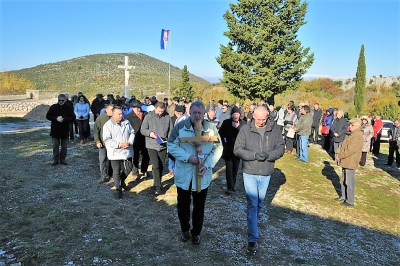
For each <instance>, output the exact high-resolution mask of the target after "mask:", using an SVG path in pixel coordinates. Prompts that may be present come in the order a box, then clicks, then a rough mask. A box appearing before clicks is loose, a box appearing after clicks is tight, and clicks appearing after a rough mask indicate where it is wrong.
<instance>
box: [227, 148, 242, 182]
mask: <svg viewBox="0 0 400 266" xmlns="http://www.w3.org/2000/svg"><path fill="white" fill-rule="evenodd" d="M239 164H240V158H238V157H236V156H235V155H232V157H231V158H230V159H225V165H226V171H225V175H226V188H227V189H228V190H231V189H234V188H235V185H236V176H237V173H238V169H239Z"/></svg>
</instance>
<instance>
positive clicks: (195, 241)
mask: <svg viewBox="0 0 400 266" xmlns="http://www.w3.org/2000/svg"><path fill="white" fill-rule="evenodd" d="M200 241H201V237H200V235H198V236H192V243H193V245H200Z"/></svg>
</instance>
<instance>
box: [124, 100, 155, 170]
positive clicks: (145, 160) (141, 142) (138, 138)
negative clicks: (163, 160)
mask: <svg viewBox="0 0 400 266" xmlns="http://www.w3.org/2000/svg"><path fill="white" fill-rule="evenodd" d="M130 105H131V106H132V112H130V113H129V114H128V115H127V116H126V117H125V119H127V120H128V121H129V123H131V125H132V127H133V130H134V131H135V140H134V141H133V168H132V174H133V175H136V176H138V174H139V173H138V168H139V156H140V154H142V164H141V165H140V171H141V172H142V176H143V177H146V176H147V168H148V167H149V162H150V157H149V152H148V151H147V149H146V140H145V137H144V136H143V135H142V133H141V132H140V128H141V126H142V122H143V119H144V117H145V116H146V115H147V112H143V111H142V109H141V106H142V104H141V103H140V102H139V101H136V100H135V101H132V102H131V103H130Z"/></svg>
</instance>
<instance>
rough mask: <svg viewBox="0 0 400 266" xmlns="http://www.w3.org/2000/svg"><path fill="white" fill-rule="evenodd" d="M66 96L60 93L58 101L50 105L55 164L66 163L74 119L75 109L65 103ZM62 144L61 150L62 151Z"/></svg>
mask: <svg viewBox="0 0 400 266" xmlns="http://www.w3.org/2000/svg"><path fill="white" fill-rule="evenodd" d="M65 102H66V97H65V95H64V94H60V95H58V103H56V104H53V105H52V106H50V109H49V111H48V112H47V114H46V118H47V119H48V120H50V121H51V129H50V136H51V139H52V142H53V162H52V163H51V165H53V166H55V165H57V164H58V163H61V164H64V165H66V164H67V163H66V161H65V159H66V157H67V142H68V135H69V124H70V123H71V122H72V121H74V119H75V114H74V110H73V109H72V108H71V107H70V106H68V105H65ZM60 144H61V152H60Z"/></svg>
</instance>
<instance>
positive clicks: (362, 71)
mask: <svg viewBox="0 0 400 266" xmlns="http://www.w3.org/2000/svg"><path fill="white" fill-rule="evenodd" d="M366 75H367V67H366V65H365V56H364V44H363V45H361V51H360V56H359V57H358V65H357V73H356V87H355V89H354V108H355V110H356V114H357V116H359V115H361V112H362V110H363V108H364V103H365V82H366V79H367V77H366Z"/></svg>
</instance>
